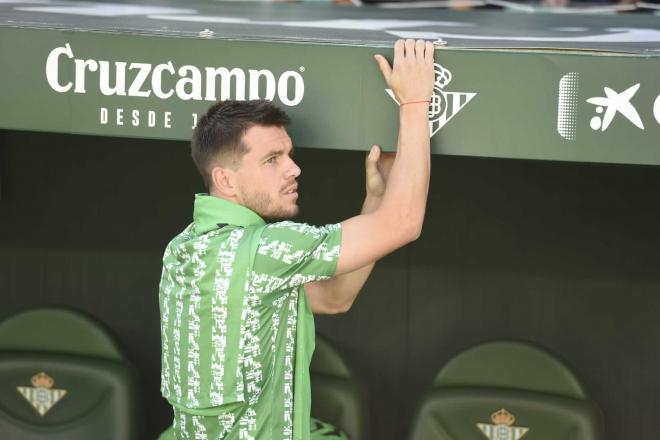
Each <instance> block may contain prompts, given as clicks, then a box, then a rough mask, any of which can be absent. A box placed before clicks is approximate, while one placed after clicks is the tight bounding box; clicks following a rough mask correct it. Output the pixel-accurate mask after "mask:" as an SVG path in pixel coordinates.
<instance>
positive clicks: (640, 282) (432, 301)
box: [0, 131, 660, 440]
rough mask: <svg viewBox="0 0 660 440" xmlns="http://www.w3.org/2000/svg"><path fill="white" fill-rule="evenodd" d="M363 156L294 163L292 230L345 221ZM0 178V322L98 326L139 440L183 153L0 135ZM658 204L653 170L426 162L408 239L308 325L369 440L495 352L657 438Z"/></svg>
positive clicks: (150, 403)
mask: <svg viewBox="0 0 660 440" xmlns="http://www.w3.org/2000/svg"><path fill="white" fill-rule="evenodd" d="M630 148H634V146H631V147H630ZM362 159H363V156H362V154H360V153H355V152H338V151H327V150H302V149H301V150H298V151H297V152H296V160H297V161H298V162H299V164H300V165H301V167H302V169H303V174H302V176H301V179H300V180H301V199H300V203H301V207H302V216H301V218H302V219H303V220H306V221H309V222H313V223H325V222H335V221H339V220H341V219H343V218H345V217H348V216H350V215H352V214H354V213H357V211H358V209H359V207H360V204H361V197H362V194H363V189H362V188H363V177H362V173H363V165H362ZM0 179H1V185H0V188H1V191H2V197H1V198H0V297H1V304H2V305H1V306H0V318H4V317H5V316H7V315H9V314H11V313H14V312H16V311H18V310H21V309H25V308H27V307H30V306H33V305H37V304H44V303H49V304H52V303H57V304H68V305H73V306H76V307H78V308H80V309H83V310H85V311H87V312H89V313H91V314H92V315H94V316H96V317H98V318H99V319H100V320H101V321H103V322H104V323H105V324H107V325H108V326H109V327H110V328H111V329H112V330H113V331H114V333H115V334H116V335H117V336H118V338H119V340H120V341H121V343H122V345H123V346H124V348H125V350H126V352H127V355H128V357H129V358H130V359H132V360H133V362H134V363H135V364H136V365H137V366H138V368H139V370H140V374H141V378H142V382H143V401H144V402H145V404H146V409H145V415H146V421H147V432H148V433H149V434H150V436H155V434H156V433H157V432H159V430H160V429H161V428H164V427H165V426H166V425H167V424H168V423H169V417H170V414H169V409H168V406H167V405H166V404H165V403H164V402H163V401H162V400H161V399H160V396H159V391H158V385H159V384H158V381H159V328H158V303H157V284H158V280H159V275H160V254H161V252H162V249H163V247H164V245H165V244H166V242H167V241H168V239H169V238H170V237H171V236H173V235H174V234H175V233H177V232H178V231H179V230H180V229H182V228H183V227H184V226H185V225H186V224H187V223H188V222H189V221H190V216H191V205H192V194H193V193H194V192H196V191H199V190H201V182H200V180H199V179H198V177H197V175H196V171H195V169H194V168H193V166H192V164H191V161H190V160H189V159H188V150H187V145H186V144H185V143H181V142H163V141H141V140H131V139H108V138H96V137H83V136H68V135H53V134H40V133H20V132H7V131H4V132H3V131H0ZM659 193H660V168H652V167H636V166H616V165H589V164H572V163H550V162H527V161H513V160H490V159H489V160H486V159H474V158H461V157H438V156H435V157H434V158H433V177H432V184H431V195H430V200H429V210H428V215H427V218H426V223H425V227H424V232H423V235H422V237H421V239H420V240H419V241H418V242H416V243H415V244H414V245H412V246H409V247H408V248H406V249H403V250H401V251H399V252H397V253H395V254H393V255H391V256H390V257H388V258H386V259H385V260H384V261H382V262H381V263H379V264H378V265H377V267H376V269H375V270H374V274H373V276H372V278H371V280H370V281H369V283H368V284H367V286H366V288H365V289H364V291H363V293H362V294H361V296H360V298H359V299H358V301H357V302H356V303H355V305H354V307H353V309H352V310H351V311H350V312H349V313H347V314H345V315H342V316H335V317H322V318H320V319H318V320H317V325H318V328H319V329H320V331H321V332H323V333H324V334H326V335H327V336H329V337H330V338H331V339H332V340H333V341H335V342H336V343H337V345H338V346H339V347H340V348H341V349H342V350H343V351H344V352H345V353H346V355H347V356H348V358H349V360H350V361H351V363H352V364H353V366H354V367H355V369H356V371H357V373H358V374H359V376H360V377H361V378H362V379H363V380H364V381H365V382H366V383H367V385H368V387H369V392H370V402H371V408H372V419H373V423H372V433H373V438H374V439H379V440H381V439H382V440H401V439H403V438H405V434H406V432H407V430H408V423H409V419H410V416H411V413H412V412H413V410H414V406H415V402H416V401H417V399H418V398H419V396H420V395H421V394H422V393H423V391H424V390H425V388H426V387H427V386H428V384H429V383H430V381H431V380H432V378H433V376H434V375H435V373H436V372H437V370H438V369H439V368H440V367H441V366H442V365H443V364H444V363H445V362H446V361H447V360H448V359H450V358H451V357H452V356H453V355H455V354H456V353H458V352H459V351H461V350H463V349H465V348H467V347H469V346H471V345H473V344H476V343H479V342H482V341H487V340H492V339H498V338H514V339H522V340H528V341H532V342H534V343H537V344H539V345H541V346H544V347H546V348H547V349H549V350H550V351H552V352H554V353H556V354H558V355H559V356H560V357H561V358H563V359H564V360H565V361H566V362H567V363H568V364H569V365H570V366H572V367H573V369H574V370H575V371H576V372H577V374H578V375H579V376H580V378H581V379H582V380H583V381H584V383H585V385H586V387H587V389H588V390H589V391H590V394H591V396H592V397H593V399H594V400H595V401H597V402H598V404H599V405H600V406H601V408H603V410H604V412H605V416H606V425H607V431H608V438H610V439H617V440H619V439H620V440H624V439H626V440H627V439H632V438H634V439H642V440H643V439H652V438H656V437H657V432H660V420H658V418H657V408H659V407H660V375H659V374H658V372H659V371H660V320H658V318H657V315H658V311H660V270H659V269H658V268H659V267H660V221H659V220H660V206H659V203H658V196H657V194H659ZM487 417H488V414H484V419H486V418H487Z"/></svg>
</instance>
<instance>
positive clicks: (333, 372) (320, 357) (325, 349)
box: [309, 333, 352, 379]
mask: <svg viewBox="0 0 660 440" xmlns="http://www.w3.org/2000/svg"><path fill="white" fill-rule="evenodd" d="M309 371H310V372H311V373H313V374H324V375H326V376H335V377H343V378H346V379H350V378H351V377H352V374H351V371H350V369H349V368H348V365H346V362H345V361H344V359H343V358H342V357H341V354H340V353H339V352H338V351H337V349H336V348H334V347H333V346H332V344H331V343H330V341H328V340H327V339H326V338H324V337H323V336H321V335H319V334H318V333H317V334H316V348H315V349H314V356H313V357H312V362H311V364H310V366H309Z"/></svg>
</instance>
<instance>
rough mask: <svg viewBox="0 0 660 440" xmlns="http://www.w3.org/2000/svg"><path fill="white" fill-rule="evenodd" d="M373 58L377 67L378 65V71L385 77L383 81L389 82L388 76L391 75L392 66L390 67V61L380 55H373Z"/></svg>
mask: <svg viewBox="0 0 660 440" xmlns="http://www.w3.org/2000/svg"><path fill="white" fill-rule="evenodd" d="M374 58H375V59H376V62H377V63H378V67H380V71H381V72H382V74H383V76H384V77H385V82H387V83H388V84H389V81H390V76H391V75H392V68H391V67H390V63H389V62H388V61H387V60H386V59H385V57H384V56H382V55H374Z"/></svg>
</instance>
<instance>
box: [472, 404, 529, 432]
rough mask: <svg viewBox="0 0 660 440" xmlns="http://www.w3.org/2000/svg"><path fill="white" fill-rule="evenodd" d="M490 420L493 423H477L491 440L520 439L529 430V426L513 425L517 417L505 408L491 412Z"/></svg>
mask: <svg viewBox="0 0 660 440" xmlns="http://www.w3.org/2000/svg"><path fill="white" fill-rule="evenodd" d="M490 420H491V421H492V422H493V423H492V424H490V423H477V427H478V428H479V430H480V431H481V432H482V433H483V434H484V435H485V436H486V437H488V438H489V439H490V440H518V439H520V438H521V437H522V436H524V435H525V434H526V433H527V431H529V428H523V427H521V426H513V423H514V422H515V421H516V418H515V417H514V416H513V414H511V413H510V412H509V411H507V410H506V409H504V408H502V409H500V410H499V411H496V412H494V413H493V414H491V416H490Z"/></svg>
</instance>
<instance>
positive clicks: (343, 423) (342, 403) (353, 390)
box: [309, 334, 368, 440]
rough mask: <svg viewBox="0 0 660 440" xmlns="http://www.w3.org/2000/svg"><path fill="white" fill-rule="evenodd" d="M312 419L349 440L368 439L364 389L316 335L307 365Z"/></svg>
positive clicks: (336, 352) (330, 347)
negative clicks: (331, 426) (314, 346)
mask: <svg viewBox="0 0 660 440" xmlns="http://www.w3.org/2000/svg"><path fill="white" fill-rule="evenodd" d="M309 369H310V375H311V382H312V416H314V417H316V418H317V419H319V420H322V421H324V422H327V423H331V424H332V425H334V426H336V427H338V428H339V429H341V430H342V431H343V432H344V433H345V434H346V435H347V436H348V437H349V438H350V439H351V440H366V439H367V437H368V408H367V393H366V389H365V387H364V386H363V385H362V384H361V383H360V382H358V381H357V380H356V379H355V378H354V377H353V374H352V372H351V369H350V368H349V366H348V364H347V363H346V361H345V360H344V359H343V357H342V356H341V354H340V353H339V351H338V350H337V349H336V348H335V347H334V346H333V345H332V343H331V342H330V341H329V340H328V339H326V338H324V337H323V336H321V335H319V334H317V335H316V348H315V350H314V356H313V357H312V362H311V364H310V368H309Z"/></svg>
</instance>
